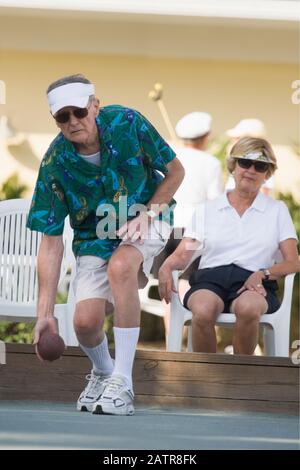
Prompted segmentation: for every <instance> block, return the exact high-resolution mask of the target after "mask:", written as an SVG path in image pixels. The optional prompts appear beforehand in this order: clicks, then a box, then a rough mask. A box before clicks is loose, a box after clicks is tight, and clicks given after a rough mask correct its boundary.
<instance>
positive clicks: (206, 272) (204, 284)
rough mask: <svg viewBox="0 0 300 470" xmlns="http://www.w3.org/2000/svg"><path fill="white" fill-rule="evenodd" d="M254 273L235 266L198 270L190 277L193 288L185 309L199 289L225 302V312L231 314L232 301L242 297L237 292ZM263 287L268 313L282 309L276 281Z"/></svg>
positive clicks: (189, 291) (184, 302)
mask: <svg viewBox="0 0 300 470" xmlns="http://www.w3.org/2000/svg"><path fill="white" fill-rule="evenodd" d="M252 273H253V271H248V270H247V269H244V268H240V267H239V266H236V265H235V264H229V265H226V266H218V267H216V268H205V269H198V270H197V271H195V272H193V274H192V275H191V276H190V279H189V282H190V286H191V288H190V289H189V290H188V291H187V293H186V294H185V297H184V301H183V304H184V306H185V308H188V307H187V302H188V299H189V298H190V296H191V295H192V294H193V293H194V292H196V291H197V290H199V289H208V290H210V291H212V292H214V293H215V294H217V295H218V296H219V297H220V298H221V299H222V300H223V302H224V305H225V307H224V311H225V312H229V311H230V305H231V303H232V301H233V300H234V299H236V298H237V297H239V295H240V294H238V293H237V291H238V290H239V289H240V288H241V287H242V286H243V284H244V282H245V281H246V279H248V277H249V276H250V274H252ZM263 286H264V288H265V290H266V292H267V296H266V297H265V299H266V301H267V303H268V310H267V312H266V313H273V312H275V311H276V310H278V308H279V307H280V302H279V300H278V298H277V296H276V291H277V290H278V284H277V282H276V281H263Z"/></svg>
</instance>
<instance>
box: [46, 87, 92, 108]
mask: <svg viewBox="0 0 300 470" xmlns="http://www.w3.org/2000/svg"><path fill="white" fill-rule="evenodd" d="M94 94H95V87H94V85H92V84H91V83H81V82H77V83H67V84H66V85H62V86H59V87H57V88H54V89H53V90H51V91H50V92H49V93H48V95H47V98H48V103H49V107H50V111H51V113H52V114H53V115H54V114H56V113H57V111H59V110H60V109H62V108H64V107H65V106H76V107H77V108H85V107H86V105H87V104H88V101H89V97H90V96H91V95H94Z"/></svg>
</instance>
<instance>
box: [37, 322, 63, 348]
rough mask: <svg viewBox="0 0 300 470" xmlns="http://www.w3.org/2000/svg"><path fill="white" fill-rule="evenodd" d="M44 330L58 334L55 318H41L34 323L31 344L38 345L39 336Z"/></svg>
mask: <svg viewBox="0 0 300 470" xmlns="http://www.w3.org/2000/svg"><path fill="white" fill-rule="evenodd" d="M46 330H48V331H51V333H58V325H57V319H56V318H55V317H47V318H42V319H40V320H38V321H37V322H36V324H35V327H34V340H33V344H37V343H38V341H39V339H40V336H41V334H42V333H43V332H44V331H46Z"/></svg>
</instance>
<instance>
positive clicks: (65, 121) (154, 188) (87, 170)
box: [28, 75, 184, 415]
mask: <svg viewBox="0 0 300 470" xmlns="http://www.w3.org/2000/svg"><path fill="white" fill-rule="evenodd" d="M47 97H48V102H49V107H50V112H51V115H52V117H53V118H54V120H55V122H56V125H57V126H58V128H59V129H60V131H61V132H60V133H59V135H58V136H57V137H56V138H55V140H54V141H53V142H52V143H51V145H50V147H49V149H48V151H47V153H46V155H45V156H44V158H43V160H42V163H41V167H40V171H39V175H38V180H37V184H36V188H35V192H34V195H33V199H32V207H31V210H30V214H29V218H28V227H29V228H30V229H31V230H37V231H40V232H43V233H44V237H43V240H42V243H41V247H40V252H39V257H38V276H39V299H38V311H37V316H38V320H37V323H36V327H35V339H34V342H35V343H37V342H38V339H39V336H40V334H41V332H42V331H44V330H45V329H50V330H52V331H56V323H55V321H54V318H53V308H54V301H55V294H56V290H57V283H58V279H59V273H60V266H61V260H62V254H63V243H62V233H63V227H64V219H65V217H66V216H67V215H69V216H70V222H71V226H72V228H73V230H74V240H73V251H74V255H75V257H76V260H77V272H76V278H75V282H74V289H75V294H76V311H75V315H74V328H75V332H76V335H77V338H78V341H79V344H80V346H81V348H82V349H83V350H84V351H85V353H86V354H87V355H88V357H89V358H90V360H91V362H92V365H93V366H92V371H91V374H90V375H89V376H88V377H87V378H88V381H89V382H88V384H87V386H86V388H85V390H84V391H83V392H82V394H81V395H80V397H79V399H78V402H77V409H78V410H81V411H93V412H94V413H95V414H99V413H104V414H117V415H132V414H134V406H133V387H132V366H133V361H134V355H135V350H136V345H137V341H138V336H139V331H140V328H139V325H140V305H139V298H138V287H139V279H142V276H141V275H144V280H145V275H147V274H149V271H150V269H151V265H152V261H153V258H154V256H156V255H157V254H158V253H159V252H160V251H161V250H162V249H163V248H164V245H165V243H166V241H167V238H168V233H166V232H168V231H167V230H166V232H165V233H162V232H163V231H164V230H165V229H166V227H169V225H168V222H169V221H170V220H169V215H170V205H171V204H172V202H173V201H172V196H173V194H174V193H175V191H176V190H177V188H178V187H179V185H180V183H181V181H182V179H183V175H184V170H183V168H182V166H181V164H180V162H179V161H178V160H177V158H176V156H175V153H174V152H173V151H172V149H171V148H170V147H169V146H168V145H167V144H166V142H165V141H164V140H163V139H162V137H161V136H160V135H159V134H158V132H157V131H156V130H155V128H154V127H153V126H152V125H151V123H150V122H149V121H148V120H147V119H146V118H145V117H143V116H142V115H141V114H140V113H139V112H138V111H135V110H133V109H129V108H125V107H123V106H119V105H113V106H106V107H103V108H99V100H98V98H96V97H95V90H94V86H93V84H92V83H91V82H90V81H89V80H88V79H87V78H85V77H84V76H83V75H72V76H68V77H64V78H62V79H60V80H57V81H55V82H54V83H52V84H51V85H50V86H49V87H48V90H47ZM163 175H165V177H164V176H163ZM108 303H113V304H114V312H115V317H114V325H115V326H114V339H115V361H113V360H112V359H111V357H110V354H109V350H108V345H107V338H106V336H105V334H104V333H103V322H104V318H105V308H106V306H107V304H108Z"/></svg>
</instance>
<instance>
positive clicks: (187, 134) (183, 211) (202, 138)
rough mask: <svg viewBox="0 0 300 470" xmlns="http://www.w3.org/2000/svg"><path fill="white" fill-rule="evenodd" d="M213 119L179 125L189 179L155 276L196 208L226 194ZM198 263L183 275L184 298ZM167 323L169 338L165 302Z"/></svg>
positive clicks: (193, 116) (187, 119)
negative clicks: (211, 148) (213, 146)
mask: <svg viewBox="0 0 300 470" xmlns="http://www.w3.org/2000/svg"><path fill="white" fill-rule="evenodd" d="M211 124H212V117H211V115H210V114H208V113H206V112H200V111H196V112H192V113H189V114H186V115H185V116H183V117H182V118H181V119H180V120H179V121H178V123H177V125H176V128H175V131H176V134H177V136H178V137H179V138H180V139H181V140H182V146H180V147H179V146H178V147H176V148H175V150H176V154H177V157H178V159H179V160H180V162H181V164H182V165H183V167H184V170H185V177H184V180H183V182H182V183H181V185H180V186H179V188H178V190H177V191H176V193H175V195H174V198H175V200H176V203H177V204H176V207H175V209H174V231H173V233H172V234H171V237H170V240H169V241H168V243H167V245H166V247H165V249H164V250H163V251H162V252H161V253H160V254H159V256H158V257H157V258H155V260H154V263H153V268H152V274H153V275H154V277H157V276H158V271H159V268H160V266H161V265H162V263H163V262H164V261H165V259H166V258H167V257H168V256H169V255H170V254H171V253H173V251H174V250H175V249H176V247H177V246H178V244H179V243H180V240H181V239H182V233H183V230H184V228H185V227H186V225H187V223H188V222H189V221H190V219H191V217H192V215H193V212H194V210H195V207H196V206H197V205H198V204H199V203H200V202H202V201H204V200H206V199H215V198H216V197H217V196H219V194H220V193H221V192H222V169H221V163H220V161H219V160H218V159H217V158H216V157H214V156H213V155H210V154H209V153H208V152H207V151H206V149H207V146H208V142H209V136H210V132H211ZM197 266H198V265H197V262H194V263H192V264H191V266H190V267H189V269H188V270H186V272H185V273H184V274H183V275H182V276H181V279H180V282H179V288H180V294H181V296H183V295H184V294H185V292H186V291H187V289H188V282H187V281H188V279H189V276H190V275H191V273H192V272H193V271H194V270H195V269H197ZM164 310H165V316H164V323H165V331H166V336H167V335H168V329H169V310H170V309H169V306H168V305H167V304H165V303H164Z"/></svg>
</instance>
